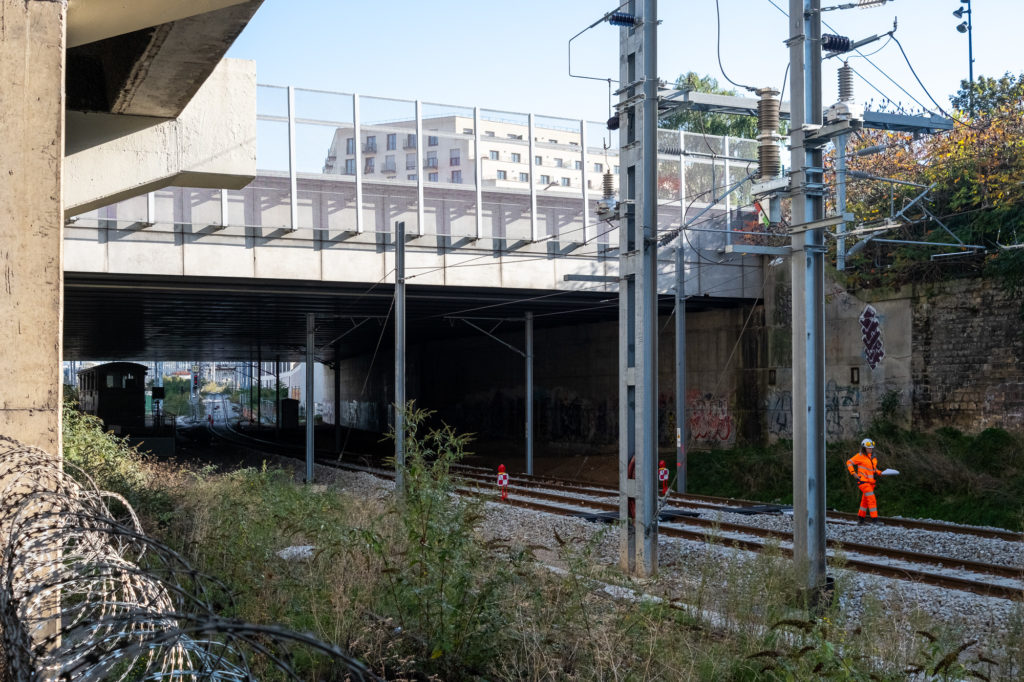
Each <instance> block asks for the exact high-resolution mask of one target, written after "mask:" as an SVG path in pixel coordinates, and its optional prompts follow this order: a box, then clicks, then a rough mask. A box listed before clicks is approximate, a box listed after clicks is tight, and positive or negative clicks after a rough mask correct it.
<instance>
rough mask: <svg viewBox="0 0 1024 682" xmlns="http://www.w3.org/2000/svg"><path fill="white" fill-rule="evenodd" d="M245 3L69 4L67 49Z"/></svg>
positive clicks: (125, 0)
mask: <svg viewBox="0 0 1024 682" xmlns="http://www.w3.org/2000/svg"><path fill="white" fill-rule="evenodd" d="M248 2H249V0H177V1H176V2H167V0H68V48H72V47H77V46H79V45H85V44H86V43H92V42H95V41H97V40H103V39H105V38H112V37H114V36H119V35H122V34H125V33H131V32H133V31H138V30H140V29H144V28H152V27H153V26H159V25H160V24H167V23H170V22H172V21H178V20H180V19H185V18H187V17H192V16H196V15H197V14H206V13H208V12H213V11H215V10H219V9H224V8H225V7H230V6H232V5H244V4H246V3H248Z"/></svg>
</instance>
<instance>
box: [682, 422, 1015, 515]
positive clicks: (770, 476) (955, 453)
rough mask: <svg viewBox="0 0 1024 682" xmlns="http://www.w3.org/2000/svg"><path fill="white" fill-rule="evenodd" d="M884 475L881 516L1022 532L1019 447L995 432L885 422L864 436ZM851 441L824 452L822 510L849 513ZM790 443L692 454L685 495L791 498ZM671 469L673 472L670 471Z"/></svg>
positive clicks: (852, 505)
mask: <svg viewBox="0 0 1024 682" xmlns="http://www.w3.org/2000/svg"><path fill="white" fill-rule="evenodd" d="M871 437H872V438H873V439H874V440H875V442H876V443H877V447H876V448H875V456H876V457H877V458H878V463H879V466H880V467H881V468H883V469H886V468H892V469H896V470H898V471H899V472H900V474H899V476H887V477H884V478H882V479H881V480H880V481H879V484H878V487H877V489H876V492H877V495H878V505H879V506H878V509H879V513H880V514H882V515H883V516H909V517H916V518H930V519H941V520H945V521H952V522H955V523H965V524H974V525H984V526H998V527H1000V528H1006V529H1009V530H1015V531H1020V530H1024V442H1022V439H1021V438H1020V437H1018V436H1014V435H1013V434H1010V433H1008V432H1006V431H1003V430H1002V429H987V430H985V431H982V432H981V433H980V434H978V435H977V436H969V435H966V434H963V433H961V432H960V431H957V430H955V429H940V430H938V431H936V432H934V433H915V432H910V431H904V430H901V429H899V428H897V427H895V426H892V425H890V424H885V423H882V424H878V425H876V427H875V428H874V429H873V430H872V431H871ZM858 447H859V444H858V443H857V442H855V441H853V442H841V443H830V444H829V445H828V446H827V448H826V463H825V471H826V506H827V507H828V508H829V509H838V510H840V511H848V512H856V511H857V504H858V502H859V500H860V493H859V492H858V491H857V486H856V485H855V483H854V480H853V478H852V477H851V476H850V475H849V474H848V473H847V471H846V460H847V459H849V458H850V457H852V456H853V455H854V453H856V452H857V449H858ZM792 452H793V450H792V443H790V442H788V441H785V442H780V443H778V444H776V445H774V446H772V447H771V448H769V449H760V448H737V449H735V450H728V451H722V450H714V451H710V452H691V453H690V454H689V466H688V474H689V485H688V489H689V490H690V492H693V493H699V494H705V495H721V496H725V497H737V498H743V499H750V500H765V501H777V502H782V503H790V502H792V500H793V454H792ZM670 470H672V469H671V468H670Z"/></svg>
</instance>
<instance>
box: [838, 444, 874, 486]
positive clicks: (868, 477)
mask: <svg viewBox="0 0 1024 682" xmlns="http://www.w3.org/2000/svg"><path fill="white" fill-rule="evenodd" d="M846 469H847V471H849V472H850V475H851V476H853V477H854V478H856V479H857V480H858V481H859V482H861V483H870V484H871V485H874V484H875V474H881V473H882V472H881V471H879V470H878V458H876V457H869V456H868V455H865V454H864V453H863V452H858V453H857V454H856V455H854V456H853V457H851V458H850V459H848V460H846Z"/></svg>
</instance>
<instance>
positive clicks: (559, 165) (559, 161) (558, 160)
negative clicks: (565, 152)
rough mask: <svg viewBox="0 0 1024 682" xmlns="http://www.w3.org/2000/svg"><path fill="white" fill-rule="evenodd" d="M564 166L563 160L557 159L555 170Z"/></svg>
mask: <svg viewBox="0 0 1024 682" xmlns="http://www.w3.org/2000/svg"><path fill="white" fill-rule="evenodd" d="M563 167H564V164H563V163H562V160H561V159H555V168H563Z"/></svg>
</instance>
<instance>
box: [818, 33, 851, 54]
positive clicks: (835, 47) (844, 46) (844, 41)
mask: <svg viewBox="0 0 1024 682" xmlns="http://www.w3.org/2000/svg"><path fill="white" fill-rule="evenodd" d="M852 47H853V41H852V40H850V39H849V38H847V37H846V36H837V35H833V34H831V33H825V34H822V36H821V49H823V50H825V51H827V52H849V51H850V49H851V48H852Z"/></svg>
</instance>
